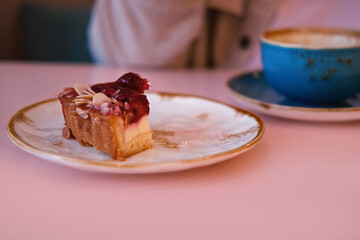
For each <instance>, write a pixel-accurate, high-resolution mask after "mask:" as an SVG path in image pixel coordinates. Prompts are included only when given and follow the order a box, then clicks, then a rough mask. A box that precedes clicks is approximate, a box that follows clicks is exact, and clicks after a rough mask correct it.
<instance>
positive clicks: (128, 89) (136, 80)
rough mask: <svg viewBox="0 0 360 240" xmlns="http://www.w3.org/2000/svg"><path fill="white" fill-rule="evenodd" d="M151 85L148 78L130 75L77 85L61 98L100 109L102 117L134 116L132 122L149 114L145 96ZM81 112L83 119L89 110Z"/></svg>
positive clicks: (79, 109)
mask: <svg viewBox="0 0 360 240" xmlns="http://www.w3.org/2000/svg"><path fill="white" fill-rule="evenodd" d="M149 86H150V84H149V82H148V80H147V79H145V78H141V77H140V76H139V75H138V74H136V73H133V72H129V73H126V74H124V75H123V76H121V77H120V78H119V79H117V80H116V81H114V82H107V83H99V84H94V85H92V86H90V87H88V86H87V85H85V84H76V85H75V88H65V89H64V90H63V91H62V92H61V93H60V94H59V95H58V98H59V99H60V100H61V99H67V98H75V99H74V102H75V104H76V106H78V107H84V106H85V107H86V108H87V109H94V110H98V111H100V112H101V114H103V115H123V114H125V115H126V114H131V121H130V123H131V122H136V121H138V120H139V119H140V118H141V117H142V116H144V115H147V114H149V102H148V100H147V98H146V96H145V95H144V94H143V93H144V90H147V89H149ZM79 92H80V93H81V94H80V93H79ZM78 112H80V113H81V114H80V113H79V115H80V116H81V117H83V118H86V117H87V113H88V112H89V111H87V110H85V111H84V109H82V108H78ZM85 115H86V117H85Z"/></svg>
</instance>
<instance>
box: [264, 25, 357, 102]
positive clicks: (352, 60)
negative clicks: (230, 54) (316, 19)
mask: <svg viewBox="0 0 360 240" xmlns="http://www.w3.org/2000/svg"><path fill="white" fill-rule="evenodd" d="M261 55H262V63H263V71H264V75H265V78H266V80H267V81H268V83H269V84H270V85H271V86H272V87H273V88H274V89H275V90H276V91H278V92H279V93H281V94H283V95H285V96H286V97H288V98H290V99H293V100H297V101H302V102H307V103H320V104H321V103H332V102H339V101H341V100H344V99H346V98H348V97H351V96H353V95H355V94H356V93H357V92H359V91H360V32H357V31H352V30H344V29H335V28H289V29H279V30H273V31H268V32H265V33H264V34H263V35H262V37H261Z"/></svg>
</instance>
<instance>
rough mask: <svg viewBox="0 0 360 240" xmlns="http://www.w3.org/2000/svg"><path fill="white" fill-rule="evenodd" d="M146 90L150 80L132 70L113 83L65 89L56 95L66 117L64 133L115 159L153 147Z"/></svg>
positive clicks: (76, 85) (77, 85)
mask: <svg viewBox="0 0 360 240" xmlns="http://www.w3.org/2000/svg"><path fill="white" fill-rule="evenodd" d="M147 89H149V82H148V81H147V80H146V79H144V78H141V77H140V76H139V75H138V74H135V73H131V72H130V73H126V74H124V75H123V76H121V77H120V78H119V79H118V80H116V81H115V82H109V83H100V84H95V85H92V86H88V85H85V84H79V83H78V84H75V86H74V87H73V88H65V89H64V90H63V91H62V92H61V93H60V94H59V95H58V98H59V100H60V102H61V105H62V110H63V114H64V119H65V127H64V129H63V136H64V137H65V138H70V137H72V136H73V137H75V138H76V139H77V140H78V142H79V143H80V144H81V145H83V146H94V147H95V148H96V149H98V150H99V151H102V152H106V153H107V154H109V155H110V156H111V157H112V158H114V159H117V160H124V158H126V157H129V156H131V155H133V154H136V153H139V152H141V151H144V150H146V149H149V148H151V147H153V142H152V135H151V130H150V127H149V121H148V116H149V102H148V100H147V98H146V95H144V90H147Z"/></svg>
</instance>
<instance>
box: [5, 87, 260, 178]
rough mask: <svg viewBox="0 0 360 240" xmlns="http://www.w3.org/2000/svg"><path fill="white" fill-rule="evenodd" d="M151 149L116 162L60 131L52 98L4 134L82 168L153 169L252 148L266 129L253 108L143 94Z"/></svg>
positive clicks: (202, 162)
mask: <svg viewBox="0 0 360 240" xmlns="http://www.w3.org/2000/svg"><path fill="white" fill-rule="evenodd" d="M147 96H148V99H149V102H150V117H149V121H150V127H151V129H152V130H153V139H154V145H155V146H154V148H152V149H149V150H146V151H144V152H141V153H139V154H136V155H133V156H131V157H129V158H127V159H126V161H123V162H120V161H116V160H113V159H111V158H110V157H109V156H108V155H107V154H105V153H103V152H99V151H97V150H95V149H94V148H93V147H83V146H81V145H80V144H79V143H78V142H77V141H76V140H67V139H64V138H63V137H62V135H61V131H62V128H63V126H64V120H63V115H62V110H61V105H60V103H59V101H57V100H56V99H51V100H46V101H43V102H39V103H35V104H33V105H30V106H28V107H25V108H23V109H21V110H20V111H18V112H17V113H16V114H15V115H14V116H13V117H12V119H11V120H10V122H9V124H8V128H7V133H8V135H9V137H10V138H11V140H12V141H13V142H14V143H15V144H16V145H18V146H19V147H20V148H21V149H23V150H25V151H27V152H29V153H31V154H34V155H36V156H38V157H40V158H43V159H46V160H49V161H52V162H56V163H60V164H63V165H67V166H70V167H75V168H79V169H83V170H92V171H101V172H114V173H154V172H167V171H179V170H184V169H189V168H195V167H201V166H206V165H210V164H214V163H217V162H221V161H224V160H226V159H229V158H232V157H234V156H236V155H238V154H240V153H243V152H245V151H247V150H249V149H251V148H252V147H253V146H255V144H256V143H257V142H258V141H259V140H260V138H261V136H262V135H263V132H264V127H263V123H262V121H261V119H260V118H259V117H258V116H256V115H255V114H253V113H250V112H247V111H244V110H242V109H238V108H235V107H232V106H230V105H225V104H223V103H219V102H215V101H212V100H209V99H205V98H200V97H196V96H191V95H178V94H170V93H147Z"/></svg>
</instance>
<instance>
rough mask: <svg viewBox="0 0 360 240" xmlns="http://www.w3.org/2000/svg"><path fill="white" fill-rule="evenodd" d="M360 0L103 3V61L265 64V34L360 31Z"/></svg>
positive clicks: (94, 26)
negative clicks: (301, 28)
mask: <svg viewBox="0 0 360 240" xmlns="http://www.w3.org/2000/svg"><path fill="white" fill-rule="evenodd" d="M359 9H360V1H358V0H317V1H312V0H302V1H300V0H173V1H169V0H97V1H96V2H95V5H94V7H93V13H92V18H91V21H90V24H89V28H88V38H89V48H90V50H91V53H92V55H93V58H94V59H95V62H97V63H100V64H106V65H114V66H130V67H143V68H144V67H145V68H189V67H191V68H204V67H208V68H238V69H243V70H249V69H259V68H260V67H261V60H260V59H261V58H260V44H259V38H260V36H261V34H262V33H263V32H264V31H266V30H269V29H275V28H283V27H293V26H330V27H341V28H352V29H355V30H356V29H357V30H360V24H358V23H359V22H360V14H359V12H358V10H359Z"/></svg>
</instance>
